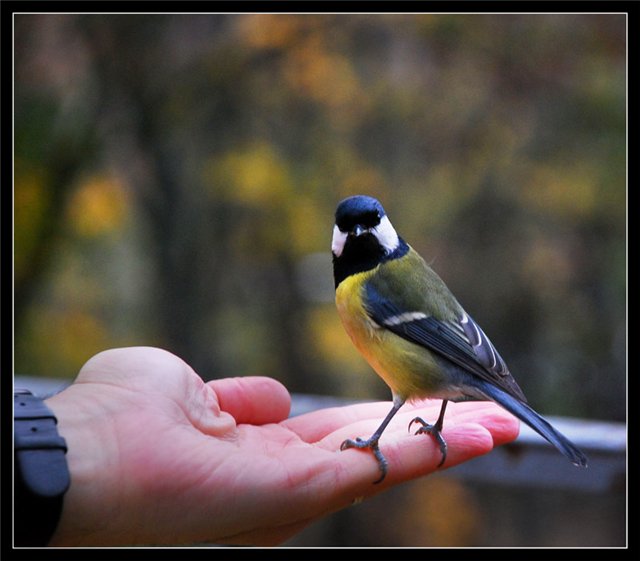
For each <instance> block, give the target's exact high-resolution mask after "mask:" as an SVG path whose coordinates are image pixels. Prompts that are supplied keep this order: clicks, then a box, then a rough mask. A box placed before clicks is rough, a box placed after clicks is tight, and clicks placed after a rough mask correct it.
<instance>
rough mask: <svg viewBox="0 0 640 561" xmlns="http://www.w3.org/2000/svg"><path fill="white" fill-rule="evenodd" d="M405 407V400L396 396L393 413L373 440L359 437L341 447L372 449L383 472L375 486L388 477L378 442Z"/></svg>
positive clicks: (386, 418)
mask: <svg viewBox="0 0 640 561" xmlns="http://www.w3.org/2000/svg"><path fill="white" fill-rule="evenodd" d="M403 405H404V399H401V398H399V397H397V396H394V398H393V407H392V408H391V411H389V413H388V414H387V416H386V417H385V418H384V421H382V424H381V425H380V426H379V427H378V428H377V429H376V432H374V433H373V434H372V435H371V438H368V439H367V440H363V439H362V438H360V437H357V438H356V439H355V440H351V439H348V440H345V441H344V442H343V443H342V444H341V445H340V450H346V449H347V448H370V449H371V451H372V452H373V455H374V456H375V458H376V460H378V468H379V469H380V472H381V475H380V477H379V478H378V479H376V480H375V481H374V482H373V483H374V484H376V483H380V482H381V481H382V480H383V479H384V478H385V477H386V475H387V460H386V458H385V457H384V456H383V455H382V452H380V448H379V447H378V440H380V437H381V436H382V433H383V432H384V429H386V428H387V425H388V424H389V421H391V419H392V418H393V416H394V415H395V414H396V413H397V412H398V410H399V409H400V407H402V406H403Z"/></svg>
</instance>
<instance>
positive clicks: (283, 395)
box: [207, 376, 291, 425]
mask: <svg viewBox="0 0 640 561" xmlns="http://www.w3.org/2000/svg"><path fill="white" fill-rule="evenodd" d="M207 384H208V385H209V386H211V387H212V388H213V389H214V391H215V392H216V394H217V396H218V403H219V404H220V409H221V410H222V411H226V412H227V413H229V414H230V415H232V416H233V417H234V418H235V420H236V422H237V423H238V424H240V423H248V424H254V425H264V424H267V423H278V422H280V421H282V420H283V419H286V418H287V417H288V416H289V410H290V409H291V396H290V395H289V392H288V391H287V389H286V388H285V387H284V386H283V385H282V384H281V383H280V382H278V381H277V380H274V379H273V378H267V377H264V376H247V377H243V378H223V379H220V380H212V381H210V382H208V383H207Z"/></svg>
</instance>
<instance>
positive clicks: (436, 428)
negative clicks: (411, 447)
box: [409, 399, 448, 467]
mask: <svg viewBox="0 0 640 561" xmlns="http://www.w3.org/2000/svg"><path fill="white" fill-rule="evenodd" d="M447 403H448V401H447V400H446V399H443V400H442V407H441V408H440V415H438V420H437V421H436V422H435V423H434V424H433V425H430V424H429V423H426V422H425V421H423V420H422V419H421V418H420V417H416V418H415V419H413V420H412V421H411V422H410V423H409V430H411V425H413V423H420V424H421V425H422V426H421V427H420V428H419V429H418V430H417V431H416V434H424V433H429V434H431V435H432V436H433V438H435V439H436V442H437V443H438V445H439V446H440V452H441V453H442V459H441V460H440V463H439V464H438V467H440V466H441V465H442V464H444V461H445V460H446V459H447V442H446V441H445V439H444V438H443V437H442V434H441V431H442V425H443V424H444V412H445V410H446V409H447Z"/></svg>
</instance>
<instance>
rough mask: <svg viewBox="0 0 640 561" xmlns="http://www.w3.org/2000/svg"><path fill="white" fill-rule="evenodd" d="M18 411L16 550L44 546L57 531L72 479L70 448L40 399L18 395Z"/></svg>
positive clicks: (15, 441)
mask: <svg viewBox="0 0 640 561" xmlns="http://www.w3.org/2000/svg"><path fill="white" fill-rule="evenodd" d="M13 405H14V413H13V415H14V421H13V426H14V436H13V447H14V452H13V454H14V544H15V545H16V546H17V547H19V546H44V545H47V543H49V540H50V539H51V536H53V533H54V532H55V530H56V527H57V526H58V522H59V520H60V514H61V512H62V501H63V498H64V493H65V492H66V490H67V489H68V488H69V484H70V478H69V470H68V468H67V460H66V457H65V454H66V452H67V444H66V442H65V440H64V438H62V437H61V436H60V435H59V434H58V430H57V428H56V425H57V423H58V420H57V419H56V417H55V415H54V414H53V412H52V411H51V409H49V408H48V407H47V406H46V405H45V404H44V401H43V400H42V398H40V397H36V396H34V395H32V394H31V392H29V391H27V390H16V391H15V392H14V395H13Z"/></svg>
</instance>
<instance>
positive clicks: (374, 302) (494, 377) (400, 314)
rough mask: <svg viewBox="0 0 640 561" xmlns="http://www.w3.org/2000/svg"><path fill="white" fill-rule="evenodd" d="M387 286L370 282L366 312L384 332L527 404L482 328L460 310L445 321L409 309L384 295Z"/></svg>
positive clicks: (366, 299) (422, 309) (422, 310)
mask: <svg viewBox="0 0 640 561" xmlns="http://www.w3.org/2000/svg"><path fill="white" fill-rule="evenodd" d="M384 292H385V288H384V285H382V286H377V285H376V283H375V282H369V283H367V285H366V288H365V308H366V310H367V312H368V314H369V316H370V317H371V319H372V320H373V321H375V322H376V323H377V324H378V325H379V326H381V327H382V328H385V329H388V330H389V331H391V332H393V333H395V334H396V335H399V336H400V337H402V338H404V339H406V340H408V341H411V342H412V343H415V344H417V345H420V346H422V347H425V348H426V349H429V350H431V351H433V352H435V353H438V354H439V355H440V356H441V357H444V358H445V359H447V360H449V361H451V362H452V363H454V364H456V365H457V366H459V367H461V368H463V369H464V370H466V371H467V372H469V373H471V374H474V375H475V376H478V377H479V378H481V379H483V380H486V381H487V382H490V383H492V384H495V385H497V386H498V387H500V388H502V389H503V390H505V391H506V392H508V393H509V394H511V395H513V396H514V397H517V398H518V399H520V400H521V401H524V402H525V403H526V401H527V400H526V398H525V396H524V394H523V393H522V390H521V389H520V387H519V386H518V384H517V382H516V381H515V380H514V378H513V376H512V375H511V373H510V372H509V369H508V368H507V365H506V364H505V362H504V360H503V359H502V357H501V356H500V354H499V353H498V351H497V350H496V349H495V347H494V346H493V344H492V343H491V341H490V340H489V338H488V337H487V336H486V335H485V333H484V331H482V329H481V328H480V326H479V325H478V324H477V323H476V322H475V321H474V320H473V319H472V318H471V317H469V315H468V314H467V313H466V312H464V310H460V312H459V313H458V314H457V315H455V314H454V315H453V316H452V317H451V319H447V320H443V319H438V318H436V317H435V316H434V315H433V314H430V313H429V312H428V311H427V310H425V309H424V308H423V307H422V306H421V307H419V308H418V309H416V308H415V307H413V306H406V305H404V304H403V302H402V301H399V302H396V301H394V300H395V298H396V297H397V294H395V295H394V300H392V299H391V298H390V297H388V296H386V295H385V294H384Z"/></svg>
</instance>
